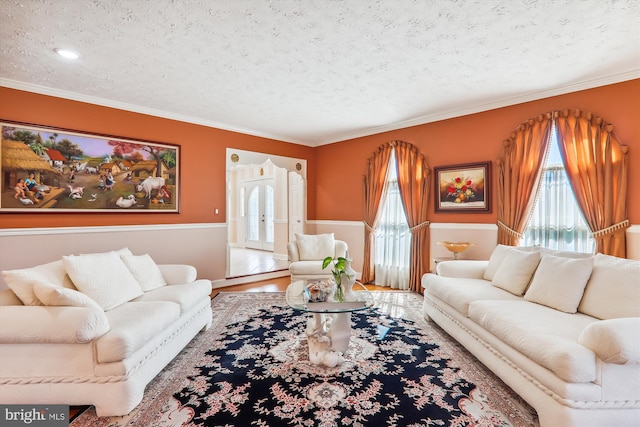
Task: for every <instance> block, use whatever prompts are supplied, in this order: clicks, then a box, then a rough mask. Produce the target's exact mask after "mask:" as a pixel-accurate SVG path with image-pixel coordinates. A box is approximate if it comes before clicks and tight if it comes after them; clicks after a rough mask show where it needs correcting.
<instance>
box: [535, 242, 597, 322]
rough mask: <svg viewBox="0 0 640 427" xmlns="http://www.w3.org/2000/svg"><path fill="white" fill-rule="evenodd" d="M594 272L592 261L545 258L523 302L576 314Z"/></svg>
mask: <svg viewBox="0 0 640 427" xmlns="http://www.w3.org/2000/svg"><path fill="white" fill-rule="evenodd" d="M592 269H593V259H592V258H582V259H571V258H563V257H557V256H553V255H543V256H542V259H541V260H540V264H538V268H537V269H536V272H535V274H534V276H533V280H532V281H531V286H529V289H527V292H526V293H525V294H524V299H525V300H527V301H531V302H535V303H538V304H542V305H546V306H547V307H551V308H555V309H556V310H561V311H564V312H567V313H575V312H576V311H577V310H578V304H580V300H581V299H582V294H583V293H584V288H585V286H587V281H588V280H589V276H591V270H592Z"/></svg>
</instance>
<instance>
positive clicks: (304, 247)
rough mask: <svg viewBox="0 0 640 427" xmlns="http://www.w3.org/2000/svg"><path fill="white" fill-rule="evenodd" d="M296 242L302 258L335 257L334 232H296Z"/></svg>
mask: <svg viewBox="0 0 640 427" xmlns="http://www.w3.org/2000/svg"><path fill="white" fill-rule="evenodd" d="M296 244H297V245H298V252H299V253H300V260H301V261H304V260H323V259H325V258H326V257H328V256H330V257H332V258H333V256H334V255H335V251H336V244H335V239H334V237H333V233H329V234H301V233H296Z"/></svg>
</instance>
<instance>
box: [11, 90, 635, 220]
mask: <svg viewBox="0 0 640 427" xmlns="http://www.w3.org/2000/svg"><path fill="white" fill-rule="evenodd" d="M0 100H1V101H2V102H0V119H5V120H13V121H20V122H27V123H33V124H37V125H44V126H54V127H60V128H68V129H73V130H78V131H85V132H95V133H100V134H111V135H115V136H121V137H125V138H136V139H143V140H150V141H157V142H164V143H170V144H178V145H180V146H181V147H182V151H181V154H182V161H181V170H182V176H181V181H182V196H181V212H180V213H179V214H145V213H136V214H125V213H118V214H117V215H116V214H95V213H92V214H84V213H77V214H75V213H74V214H68V213H66V214H65V213H58V214H56V213H45V214H32V215H25V214H7V213H3V214H0V228H27V227H64V226H95V225H138V224H169V223H205V222H206V223H211V222H213V223H217V222H225V220H226V219H225V218H226V216H225V181H226V177H225V150H226V148H227V147H233V148H237V149H241V150H249V151H257V152H264V153H271V154H275V155H281V156H288V157H296V158H302V159H306V160H307V162H308V163H307V171H308V176H307V178H308V183H307V184H308V186H307V192H308V201H307V210H308V219H310V220H347V221H361V220H362V217H363V214H362V212H363V209H362V207H363V203H364V202H363V179H362V177H363V175H364V173H365V169H366V161H367V159H368V158H369V157H370V156H371V154H372V153H373V152H374V151H375V150H376V149H377V148H378V146H380V145H381V144H384V143H385V142H387V141H391V140H404V141H407V142H410V143H412V144H414V145H416V146H417V147H419V148H420V149H421V151H422V152H423V153H424V154H425V157H426V159H427V162H428V164H429V166H430V167H432V168H433V167H434V166H444V165H452V164H459V163H469V162H480V161H486V160H491V161H493V162H494V165H493V166H494V168H493V169H494V171H493V172H494V173H493V179H492V187H493V189H494V191H493V204H494V206H493V210H492V212H491V213H486V214H464V213H459V214H444V213H438V214H436V213H435V212H434V208H433V204H434V203H433V197H430V199H429V200H427V201H425V202H426V203H429V206H430V220H431V221H432V222H474V223H495V222H496V209H495V201H496V197H495V188H496V180H495V159H496V158H498V156H499V154H500V152H501V149H502V141H503V140H504V139H506V138H507V137H508V136H509V134H510V133H511V132H512V131H513V130H514V129H515V128H516V127H517V126H518V125H519V124H520V123H522V122H524V121H525V120H527V119H529V118H530V117H534V116H536V115H538V114H540V113H545V112H547V111H551V110H556V109H566V108H568V109H575V108H579V109H582V110H585V111H590V112H592V113H594V114H596V115H599V116H601V117H602V118H603V119H604V120H606V121H608V122H610V123H612V124H613V125H614V129H615V133H616V135H617V137H618V139H619V140H620V141H621V142H622V143H623V144H626V145H628V146H629V159H630V171H629V183H630V186H629V198H628V200H629V212H628V213H629V219H630V221H631V223H632V224H640V197H632V194H633V193H632V191H635V187H634V186H633V185H632V183H637V182H640V101H639V100H640V79H636V80H632V81H628V82H623V83H618V84H614V85H609V86H603V87H599V88H595V89H589V90H584V91H579V92H574V93H570V94H567V95H560V96H555V97H551V98H545V99H542V100H538V101H532V102H527V103H523V104H518V105H514V106H510V107H504V108H500V109H495V110H491V111H486V112H482V113H478V114H472V115H468V116H463V117H458V118H454V119H449V120H443V121H439V122H434V123H428V124H424V125H420V126H414V127H410V128H405V129H400V130H396V131H390V132H385V133H380V134H376V135H371V136H367V137H363V138H357V139H353V140H348V141H343V142H339V143H335V144H329V145H325V146H322V147H316V148H312V147H306V146H301V145H296V144H289V143H285V142H280V141H275V140H270V139H266V138H259V137H254V136H249V135H244V134H240V133H236V132H230V131H224V130H220V129H215V128H210V127H206V126H201V125H194V124H188V123H183V122H179V121H174V120H168V119H163V118H158V117H152V116H147V115H143V114H138V113H131V112H126V111H122V110H117V109H113V108H107V107H100V106H96V105H91V104H85V103H81V102H76V101H69V100H64V99H60V98H54V97H50V96H44V95H38V94H34V93H29V92H23V91H17V90H13V89H7V88H0ZM216 208H217V209H220V215H214V214H213V212H214V209H216Z"/></svg>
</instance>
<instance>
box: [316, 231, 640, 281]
mask: <svg viewBox="0 0 640 427" xmlns="http://www.w3.org/2000/svg"><path fill="white" fill-rule="evenodd" d="M430 228H431V233H430V235H431V244H430V249H429V252H430V258H431V261H430V262H431V270H432V271H434V270H435V265H434V262H433V259H434V258H438V257H450V256H451V255H452V254H451V252H449V251H448V250H447V249H446V248H445V247H444V246H442V245H438V242H442V241H450V242H472V243H475V246H471V247H470V248H469V249H467V250H466V251H464V252H463V253H462V256H461V257H462V258H464V259H489V257H490V256H491V253H492V252H493V249H494V248H495V247H496V245H497V242H498V227H497V226H496V225H495V224H479V223H472V224H469V223H432V224H431V225H430ZM305 230H306V231H305V232H306V233H309V234H319V233H334V234H335V237H336V239H341V240H344V241H346V242H347V244H348V245H349V255H350V256H351V258H353V265H354V269H355V270H357V271H358V272H359V274H360V272H361V271H362V263H363V260H364V256H363V254H364V223H362V222H361V221H308V222H307V223H306V227H305ZM626 233H627V234H626V235H627V258H629V259H637V260H640V225H632V226H631V227H629V228H628V229H627V231H626ZM358 277H360V275H359V276H358Z"/></svg>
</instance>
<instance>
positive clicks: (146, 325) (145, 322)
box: [96, 301, 180, 363]
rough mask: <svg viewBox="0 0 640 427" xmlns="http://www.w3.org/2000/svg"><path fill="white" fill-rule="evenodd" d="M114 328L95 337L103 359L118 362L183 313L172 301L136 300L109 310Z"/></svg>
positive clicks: (98, 351) (97, 353) (98, 352)
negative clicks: (97, 337)
mask: <svg viewBox="0 0 640 427" xmlns="http://www.w3.org/2000/svg"><path fill="white" fill-rule="evenodd" d="M106 314H107V318H108V319H109V323H110V324H111V330H110V331H109V332H107V333H106V334H105V335H103V336H102V337H100V338H99V339H98V341H96V357H97V359H98V362H100V363H108V362H117V361H121V360H124V359H125V358H127V357H129V356H131V355H132V354H133V353H135V352H136V350H139V349H140V348H141V347H142V346H143V345H145V344H146V343H147V342H148V341H149V340H150V339H152V338H153V337H155V336H156V335H158V334H159V333H161V332H162V331H163V330H164V329H167V328H168V327H169V326H170V325H171V324H172V323H173V322H175V321H176V320H178V317H179V316H180V308H179V307H178V304H176V303H173V302H166V301H165V302H161V301H156V302H135V303H133V302H132V303H128V304H122V305H120V306H118V307H116V308H114V309H113V310H110V311H108V312H107V313H106Z"/></svg>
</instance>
